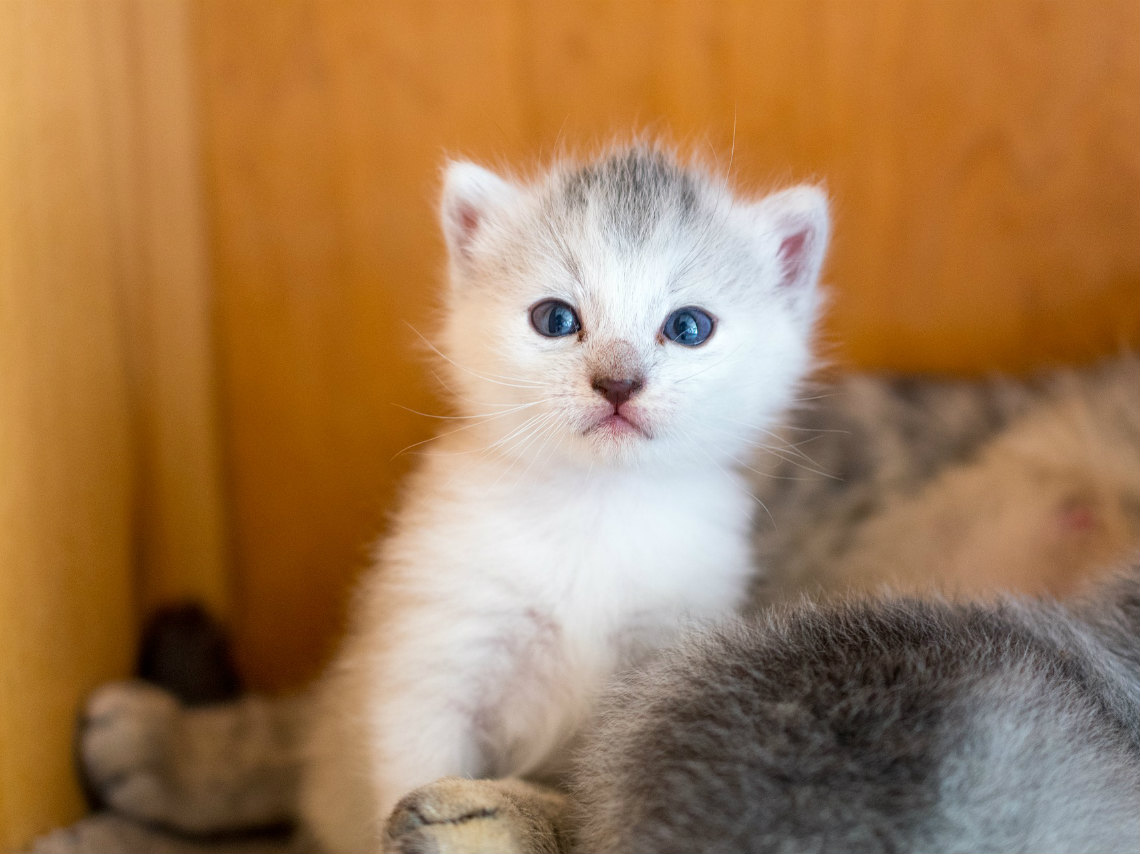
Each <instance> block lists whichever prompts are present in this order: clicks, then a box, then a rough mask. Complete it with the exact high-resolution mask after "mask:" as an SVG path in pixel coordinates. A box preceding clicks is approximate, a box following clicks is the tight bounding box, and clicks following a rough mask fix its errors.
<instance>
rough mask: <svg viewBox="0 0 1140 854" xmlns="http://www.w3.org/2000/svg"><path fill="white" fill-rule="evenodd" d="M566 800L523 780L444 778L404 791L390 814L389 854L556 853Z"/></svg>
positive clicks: (559, 847) (562, 844) (561, 842)
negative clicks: (411, 790) (404, 793)
mask: <svg viewBox="0 0 1140 854" xmlns="http://www.w3.org/2000/svg"><path fill="white" fill-rule="evenodd" d="M564 805H565V803H564V799H563V796H562V795H559V794H557V793H555V792H553V791H551V790H549V789H545V788H542V787H540V786H535V785H532V784H530V783H524V782H522V781H521V780H463V779H459V778H457V777H445V778H444V779H442V780H438V781H436V782H435V783H431V784H429V785H427V786H422V787H421V788H419V789H416V790H415V791H413V792H412V793H411V794H409V795H407V796H405V797H404V798H403V800H401V801H400V802H399V803H398V804H397V805H396V809H395V810H393V812H392V815H391V817H390V818H389V819H388V825H387V829H386V834H385V851H387V852H389V854H452V852H455V854H458V852H465V854H481V852H488V854H489V853H490V852H498V854H557V852H561V851H564V850H565V849H566V845H565V840H564V838H563V831H562V829H561V821H562V814H563V810H564Z"/></svg>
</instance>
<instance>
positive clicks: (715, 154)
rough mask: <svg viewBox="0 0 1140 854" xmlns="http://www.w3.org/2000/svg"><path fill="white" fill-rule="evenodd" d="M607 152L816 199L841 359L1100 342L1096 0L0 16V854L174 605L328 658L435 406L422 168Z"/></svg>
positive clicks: (211, 1)
mask: <svg viewBox="0 0 1140 854" xmlns="http://www.w3.org/2000/svg"><path fill="white" fill-rule="evenodd" d="M635 128H641V129H647V130H649V131H651V132H654V133H657V134H660V135H661V136H663V137H665V138H666V139H671V140H674V141H676V142H678V143H680V144H682V145H685V146H688V147H691V148H694V149H697V150H700V151H703V152H707V154H708V156H709V157H710V158H712V159H719V161H720V162H721V163H725V164H726V163H727V161H728V158H729V156H730V152H731V153H732V170H733V174H734V176H735V177H736V180H737V182H738V183H739V184H740V185H741V186H743V187H746V188H755V189H757V190H762V189H764V188H767V187H772V186H774V185H780V184H786V183H790V182H792V181H799V180H817V181H823V182H825V183H826V184H827V186H828V188H829V190H830V192H831V194H832V195H833V197H834V202H835V220H836V225H835V235H836V236H835V243H834V251H833V253H832V255H831V260H830V262H829V265H828V268H827V280H828V281H829V282H830V284H831V286H832V294H833V299H832V303H831V309H830V313H829V316H828V319H827V323H826V329H825V336H824V338H825V342H826V345H827V351H828V353H829V355H830V357H831V358H832V359H833V360H834V361H835V362H836V363H838V364H839V365H840V366H842V367H845V368H853V369H892V370H903V371H912V372H923V373H943V374H956V375H977V374H983V373H990V372H995V371H1011V372H1017V373H1026V372H1029V371H1032V370H1035V369H1039V368H1044V367H1048V366H1052V365H1056V364H1060V363H1083V362H1087V361H1090V360H1093V359H1096V358H1098V357H1101V356H1105V355H1111V354H1114V353H1117V352H1119V350H1120V349H1121V348H1122V347H1125V346H1131V347H1133V348H1135V347H1140V4H1138V3H1137V2H1135V0H1000V2H999V0H985V2H983V0H767V2H762V1H761V0H756V2H727V0H595V2H539V0H376V2H339V0H308V2H302V0H201V1H200V2H192V0H0V849H10V848H12V847H15V846H18V845H21V844H23V843H24V842H26V841H27V840H28V839H29V838H30V836H31V835H32V834H34V833H36V832H38V831H41V830H44V829H46V828H47V827H49V826H51V825H53V824H58V823H61V822H65V821H68V820H70V819H72V818H74V817H75V816H76V815H77V814H78V812H79V811H80V810H81V801H80V798H79V796H78V790H77V788H76V786H75V783H74V782H73V774H72V771H71V767H70V761H71V760H70V738H71V726H72V716H73V715H74V711H75V706H76V703H77V701H78V699H79V698H80V697H81V696H82V695H83V693H84V692H86V691H87V690H89V689H90V687H91V686H92V685H94V684H95V683H97V682H98V681H101V680H105V679H110V678H117V677H121V676H124V675H126V674H127V673H129V671H130V668H131V663H132V657H133V654H134V644H135V641H136V638H137V632H138V625H139V621H140V619H141V617H142V616H143V615H144V614H145V613H147V612H148V611H149V610H150V609H151V608H152V607H153V606H154V605H155V604H156V603H159V602H164V601H169V600H171V599H175V598H181V597H187V596H191V597H194V598H197V599H200V600H203V601H205V602H206V603H207V604H208V605H209V606H210V607H211V608H212V609H213V610H214V611H216V612H217V613H218V614H220V615H221V616H222V617H223V618H224V619H225V620H226V621H227V623H228V624H229V625H230V626H231V627H232V629H233V631H234V632H235V635H236V638H237V647H238V654H239V657H240V664H241V668H242V671H243V674H244V676H245V677H246V678H247V679H248V680H249V681H250V683H251V684H252V685H253V686H255V687H257V688H259V689H263V690H287V689H292V688H296V687H299V686H300V685H302V684H303V683H304V681H305V680H307V679H309V678H311V677H312V676H313V675H314V674H315V673H316V672H317V670H318V668H319V666H320V663H321V662H322V661H323V660H324V659H325V658H326V657H327V655H328V654H329V652H330V651H331V649H332V647H333V644H334V643H335V638H336V635H337V632H338V629H339V627H340V625H341V620H342V618H343V613H344V606H345V603H346V601H347V597H348V591H349V589H350V579H351V578H352V576H353V574H354V573H355V572H357V571H358V570H359V569H360V568H361V567H362V566H363V565H364V564H365V563H366V560H367V549H368V545H369V543H370V542H371V541H372V540H373V539H374V537H375V536H376V535H377V534H378V533H382V531H383V528H384V519H385V513H386V512H387V510H388V509H389V507H390V505H391V501H392V500H393V497H394V495H395V494H396V483H397V482H398V480H399V478H400V476H401V474H402V473H403V472H404V471H406V469H407V467H408V466H409V465H410V464H411V461H412V460H413V459H414V457H412V456H409V455H398V452H399V451H400V450H401V449H403V448H405V447H406V446H408V445H410V444H411V443H413V442H417V441H419V440H421V439H423V438H425V437H426V436H427V435H428V434H429V433H430V431H431V429H432V423H431V421H430V419H427V418H423V417H420V416H417V415H414V414H411V413H409V412H407V411H406V410H404V409H401V408H399V407H398V406H397V405H396V404H398V405H400V406H405V407H411V408H413V409H419V410H424V411H428V412H439V411H441V404H440V402H439V400H438V397H437V391H438V389H437V388H436V387H435V385H434V381H432V380H431V379H430V374H429V373H428V372H427V371H426V370H425V369H424V364H425V361H424V358H423V354H422V353H421V350H420V348H419V347H417V345H416V339H415V335H414V333H412V332H411V331H410V330H409V329H408V327H407V326H406V325H405V323H404V322H403V321H405V320H406V321H408V322H409V323H411V324H412V325H414V326H415V327H416V328H419V329H423V330H428V329H430V328H431V325H432V316H433V311H434V309H435V307H436V305H437V303H436V300H435V294H436V292H437V288H438V284H439V278H440V276H439V273H440V270H441V265H442V260H443V257H442V244H441V241H440V239H439V237H438V234H437V228H436V223H435V213H434V209H433V206H434V200H435V195H436V192H437V189H438V177H439V167H440V164H441V163H442V161H443V159H444V158H445V157H447V156H462V157H470V158H474V159H477V160H480V161H482V162H485V163H489V164H492V165H493V164H495V163H504V164H515V165H518V164H522V165H527V164H533V163H535V162H538V161H541V160H543V159H544V158H546V157H549V156H550V155H552V154H554V153H555V152H556V151H558V150H559V149H560V148H562V147H566V148H569V149H571V150H574V149H582V148H589V146H590V145H591V144H594V143H596V142H598V141H602V140H606V139H609V138H611V137H612V136H614V135H619V136H620V135H621V134H623V133H625V132H628V131H629V130H631V129H635Z"/></svg>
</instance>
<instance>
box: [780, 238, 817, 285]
mask: <svg viewBox="0 0 1140 854" xmlns="http://www.w3.org/2000/svg"><path fill="white" fill-rule="evenodd" d="M810 237H811V230H810V229H805V230H804V231H797V232H796V233H795V234H793V235H791V236H790V237H785V238H784V239H783V241H782V242H781V243H780V250H779V252H778V253H777V257H778V258H779V259H780V267H781V268H782V270H783V272H784V277H783V281H782V284H785V285H791V284H795V283H796V282H799V280H800V279H801V278H802V276H803V273H804V268H805V267H806V266H807V250H808V246H809V243H808V241H809V238H810Z"/></svg>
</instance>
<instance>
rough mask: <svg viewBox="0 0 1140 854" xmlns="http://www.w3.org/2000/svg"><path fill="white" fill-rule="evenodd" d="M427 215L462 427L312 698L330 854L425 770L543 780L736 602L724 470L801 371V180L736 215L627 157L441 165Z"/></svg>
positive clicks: (745, 510)
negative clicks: (646, 662)
mask: <svg viewBox="0 0 1140 854" xmlns="http://www.w3.org/2000/svg"><path fill="white" fill-rule="evenodd" d="M441 208H442V223H443V231H444V236H445V238H446V242H447V247H448V251H449V257H450V290H449V293H448V305H447V311H446V320H445V324H444V328H443V332H442V338H441V341H442V348H441V350H442V353H443V354H444V358H445V360H446V363H447V365H446V366H447V368H448V369H449V385H450V387H451V388H452V389H454V390H455V398H456V400H455V403H456V406H457V408H458V409H459V411H460V413H461V414H462V415H464V416H467V419H468V420H467V422H466V423H467V425H468V426H466V427H463V428H461V429H458V430H454V431H451V432H446V433H444V434H442V435H441V436H440V437H439V439H438V440H437V441H436V442H435V443H433V444H432V445H430V446H429V450H428V452H427V455H426V458H425V459H424V461H423V464H422V466H421V467H420V469H419V471H418V472H417V473H416V474H415V475H414V476H413V478H412V479H411V482H410V484H409V486H408V489H407V493H406V495H405V496H404V500H403V506H402V509H401V510H400V513H399V515H398V516H397V517H396V519H395V523H394V525H393V531H392V534H391V536H390V537H389V538H388V539H387V541H386V542H384V543H383V544H382V546H381V547H380V549H379V551H378V555H377V560H376V565H375V569H374V570H373V571H372V572H371V573H370V574H369V575H368V577H367V578H365V580H364V583H363V584H362V586H361V589H360V595H359V597H358V599H357V602H356V608H355V613H354V614H353V620H352V625H351V628H350V631H349V634H348V639H347V641H346V642H345V644H344V647H343V650H342V651H341V653H340V655H339V656H338V658H337V660H336V661H335V663H334V664H333V666H332V668H331V669H330V672H329V674H328V677H327V678H326V679H325V680H324V682H323V684H322V686H321V689H320V693H321V698H320V700H319V704H318V708H319V712H318V715H317V721H316V726H315V729H314V734H313V738H312V742H311V745H310V753H309V767H308V772H307V774H306V776H305V781H304V784H303V786H302V792H301V804H302V813H303V815H304V816H305V818H306V823H307V825H308V827H309V828H310V830H311V831H312V832H313V833H314V834H315V836H316V838H317V840H318V842H319V843H320V844H321V845H322V846H323V847H324V848H325V849H326V850H329V851H333V852H342V851H343V852H359V851H365V850H374V849H376V848H377V846H378V844H379V842H380V839H379V828H380V827H381V826H382V822H383V821H384V819H385V818H386V817H387V816H388V814H389V812H390V811H391V810H392V808H393V807H394V805H395V804H396V802H397V800H398V799H399V798H400V797H401V796H403V795H404V794H406V793H407V792H408V791H409V790H411V789H412V788H414V787H416V786H419V785H422V784H425V783H428V782H430V781H433V780H435V779H437V778H440V777H444V776H448V775H456V776H464V777H476V778H482V777H549V776H551V775H553V774H557V772H558V771H559V769H560V767H561V765H562V763H563V757H564V756H565V752H566V748H567V747H568V745H569V744H570V743H571V741H572V738H573V736H574V735H575V734H576V733H577V731H578V730H579V729H580V727H581V724H582V722H583V720H584V719H585V718H586V716H587V715H588V713H589V710H590V708H591V706H592V704H593V702H594V699H595V696H596V694H597V693H598V691H599V690H600V688H601V687H602V686H603V685H604V684H605V682H606V681H607V680H608V679H609V677H610V676H611V675H612V674H613V673H614V672H615V671H617V670H618V669H620V668H623V667H626V666H629V665H631V664H632V663H634V662H635V661H637V660H639V659H640V658H642V657H643V656H645V655H646V654H647V653H649V652H651V651H652V650H655V649H658V648H660V647H661V646H662V645H664V644H665V643H667V642H668V641H669V640H670V639H671V638H672V637H673V636H675V635H676V633H677V631H678V627H679V626H681V625H682V624H683V623H685V622H686V621H688V620H695V619H696V620H699V619H710V618H715V617H720V616H724V615H727V614H730V613H732V612H733V611H734V610H736V609H737V608H739V607H740V606H741V604H742V602H743V599H744V596H745V594H746V590H747V586H748V583H749V580H750V578H751V577H752V574H753V563H752V558H751V555H750V552H749V525H750V517H751V513H752V509H753V507H754V503H753V500H752V498H751V496H750V495H749V492H748V487H747V484H746V482H745V481H744V480H743V479H742V478H741V477H740V476H739V475H738V474H737V473H736V472H735V470H734V469H735V463H736V461H737V460H738V459H740V458H742V457H743V456H744V455H745V454H746V453H747V452H748V451H749V449H750V447H751V445H752V443H753V441H754V440H755V439H756V437H757V435H758V434H759V431H760V430H761V429H763V428H765V427H766V426H768V425H771V424H772V423H773V422H774V421H775V419H777V418H778V416H779V415H780V413H781V412H782V411H783V410H784V408H785V407H786V406H787V405H788V404H789V403H790V402H791V401H792V399H793V395H794V393H795V390H796V388H797V384H798V383H799V382H800V380H801V378H802V377H803V376H804V375H805V374H806V373H807V371H808V370H809V368H810V366H811V362H812V359H811V350H810V346H809V344H810V338H811V331H812V325H813V321H814V319H815V315H816V307H817V304H818V302H819V300H818V295H817V278H818V275H819V271H820V266H821V263H822V260H823V254H824V248H825V244H826V241H827V233H828V217H827V207H826V201H825V199H824V196H823V194H822V193H821V192H820V191H819V190H817V189H814V188H811V187H798V188H794V189H791V190H787V191H784V192H781V193H777V194H775V195H771V196H768V197H766V198H764V199H761V200H760V201H756V202H746V201H741V200H738V199H736V198H734V197H732V196H731V195H730V194H729V193H728V192H727V191H726V189H725V188H724V185H723V183H722V181H721V180H719V179H714V178H713V177H712V176H711V175H709V174H708V173H706V172H704V171H703V170H701V169H699V168H698V167H695V166H689V165H684V164H682V163H681V162H680V161H678V160H677V159H676V158H674V157H672V156H671V155H669V154H667V153H666V152H665V151H664V150H662V149H660V148H653V147H649V146H641V145H639V146H633V147H630V148H624V149H619V150H615V151H612V152H610V153H608V154H606V155H605V156H604V157H602V158H601V159H599V160H597V161H595V162H592V163H588V164H585V165H574V164H558V165H556V166H555V167H554V168H553V169H551V170H550V171H549V172H548V173H547V174H545V175H543V176H541V177H540V178H539V179H537V180H535V181H533V182H527V183H522V182H517V181H511V180H506V179H503V178H501V177H499V176H497V175H495V174H492V173H491V172H489V171H487V170H485V169H483V168H480V167H478V166H475V165H472V164H470V163H458V164H453V165H452V166H451V167H450V168H449V169H448V171H447V175H446V179H445V185H444V191H443V200H442V205H441Z"/></svg>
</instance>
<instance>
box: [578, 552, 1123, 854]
mask: <svg viewBox="0 0 1140 854" xmlns="http://www.w3.org/2000/svg"><path fill="white" fill-rule="evenodd" d="M1138 638H1140V565H1137V566H1133V568H1132V570H1131V571H1130V572H1128V573H1127V574H1126V575H1123V576H1122V577H1120V578H1118V579H1116V581H1115V583H1114V584H1112V585H1110V588H1109V589H1108V590H1107V591H1106V592H1105V593H1104V594H1103V595H1102V596H1101V598H1099V599H1097V600H1094V601H1092V602H1089V603H1084V604H1082V605H1079V606H1076V607H1074V608H1073V609H1071V610H1065V609H1063V608H1061V607H1059V606H1057V605H1055V604H1047V603H1032V602H1019V601H1006V602H1003V603H1001V604H998V605H992V606H982V605H977V604H974V605H967V604H956V605H955V604H948V603H945V602H936V601H920V600H907V599H901V600H893V601H892V600H887V601H878V602H875V601H867V602H850V603H846V604H835V605H830V606H818V605H810V604H801V605H800V606H798V607H793V608H784V609H777V610H775V611H773V612H771V613H769V614H767V615H766V616H765V617H763V618H762V619H760V620H757V621H754V622H749V623H745V622H741V623H739V624H736V625H733V626H727V627H721V628H718V629H716V630H713V631H709V632H707V633H704V634H702V635H698V636H695V637H693V638H691V639H690V641H689V643H688V645H687V646H685V647H683V648H681V649H679V650H677V651H675V652H674V653H673V654H671V655H669V656H668V657H667V658H665V659H663V660H660V661H659V662H658V663H656V664H655V665H653V666H651V667H650V668H648V669H647V670H645V671H643V672H640V673H637V674H633V675H631V676H629V677H628V678H627V679H626V680H625V681H624V683H622V684H621V685H619V686H618V687H617V688H615V689H614V690H613V691H612V692H611V694H610V695H609V696H608V698H607V699H606V700H605V702H604V703H603V706H602V711H601V713H600V715H599V722H598V725H597V726H596V727H595V728H594V729H593V730H592V731H591V732H590V735H589V739H588V743H587V745H586V747H585V748H584V751H583V753H582V756H581V759H580V764H579V767H578V773H577V777H576V780H575V782H574V786H573V795H574V800H575V802H576V816H577V827H576V831H577V844H578V847H579V848H580V849H581V850H584V851H595V852H600V851H660V852H668V851H688V852H693V851H710V852H711V851H772V852H808V851H852V850H854V851H884V852H887V851H946V852H950V851H1136V850H1140V641H1138Z"/></svg>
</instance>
